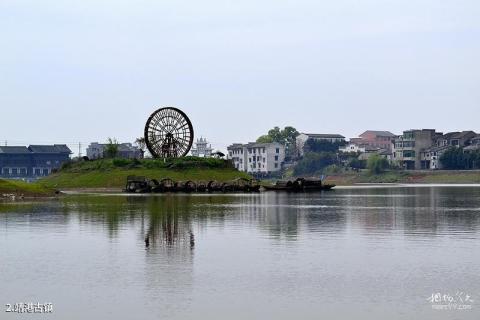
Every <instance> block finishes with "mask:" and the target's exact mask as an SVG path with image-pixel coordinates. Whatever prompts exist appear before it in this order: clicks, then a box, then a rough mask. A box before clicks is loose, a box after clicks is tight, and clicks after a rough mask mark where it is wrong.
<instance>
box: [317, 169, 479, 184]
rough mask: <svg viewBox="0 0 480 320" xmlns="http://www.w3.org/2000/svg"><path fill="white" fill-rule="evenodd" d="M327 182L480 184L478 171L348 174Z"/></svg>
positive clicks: (333, 176)
mask: <svg viewBox="0 0 480 320" xmlns="http://www.w3.org/2000/svg"><path fill="white" fill-rule="evenodd" d="M327 181H328V182H330V183H334V184H337V185H352V184H355V183H453V184H454V183H467V184H468V183H480V172H479V171H447V170H438V171H386V172H384V173H381V174H377V175H375V174H371V173H369V172H368V171H366V170H365V171H363V172H349V173H341V174H336V175H331V176H328V178H327Z"/></svg>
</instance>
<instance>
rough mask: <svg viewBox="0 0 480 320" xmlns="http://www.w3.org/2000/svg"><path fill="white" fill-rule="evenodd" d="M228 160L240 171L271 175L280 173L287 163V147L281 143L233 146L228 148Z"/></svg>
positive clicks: (237, 144)
mask: <svg viewBox="0 0 480 320" xmlns="http://www.w3.org/2000/svg"><path fill="white" fill-rule="evenodd" d="M227 150H228V158H229V159H230V160H232V162H233V165H234V166H235V168H237V169H238V170H239V171H244V172H248V173H252V174H269V173H272V172H276V171H280V170H281V169H282V164H283V162H284V161H285V146H284V145H283V144H281V143H277V142H272V143H254V142H251V143H248V144H239V143H236V144H232V145H231V146H229V147H228V148H227Z"/></svg>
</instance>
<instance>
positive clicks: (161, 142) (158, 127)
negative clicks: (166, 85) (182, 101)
mask: <svg viewBox="0 0 480 320" xmlns="http://www.w3.org/2000/svg"><path fill="white" fill-rule="evenodd" d="M192 143H193V126H192V123H191V122H190V119H188V117H187V115H186V114H185V113H183V111H181V110H179V109H177V108H161V109H158V110H157V111H155V112H154V113H152V115H151V116H150V117H149V118H148V120H147V123H146V124H145V144H146V145H147V148H148V151H150V153H151V154H152V156H153V157H154V158H178V157H184V156H186V155H187V154H188V152H189V151H190V148H191V147H192Z"/></svg>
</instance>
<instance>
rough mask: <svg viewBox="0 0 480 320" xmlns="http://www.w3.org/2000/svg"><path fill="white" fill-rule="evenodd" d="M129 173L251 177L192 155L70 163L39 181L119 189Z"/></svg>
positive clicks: (174, 177)
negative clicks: (168, 158) (169, 158)
mask: <svg viewBox="0 0 480 320" xmlns="http://www.w3.org/2000/svg"><path fill="white" fill-rule="evenodd" d="M128 176H143V177H147V178H150V179H157V180H161V179H164V178H170V179H172V180H174V181H186V180H192V181H210V180H217V181H230V180H234V179H237V178H250V176H249V175H248V174H246V173H244V172H240V171H237V170H236V169H235V168H233V167H231V166H230V164H229V163H228V162H227V161H225V160H221V159H211V158H193V157H186V158H181V159H171V160H169V161H163V160H152V159H149V160H125V159H113V160H112V159H105V160H103V159H102V160H95V161H84V162H78V163H70V164H68V165H66V166H64V167H63V168H62V169H61V170H60V171H59V172H57V173H55V174H52V175H50V176H48V177H45V178H44V179H41V180H40V181H39V182H38V184H40V185H42V186H45V187H48V188H55V189H60V190H88V189H90V190H121V189H122V188H124V187H125V183H126V181H127V177H128Z"/></svg>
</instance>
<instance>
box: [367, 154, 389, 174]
mask: <svg viewBox="0 0 480 320" xmlns="http://www.w3.org/2000/svg"><path fill="white" fill-rule="evenodd" d="M367 168H368V170H369V171H370V173H371V174H380V173H382V172H384V171H385V169H387V168H388V160H387V159H385V158H383V157H381V156H379V155H378V154H374V155H372V156H370V158H368V160H367Z"/></svg>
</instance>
